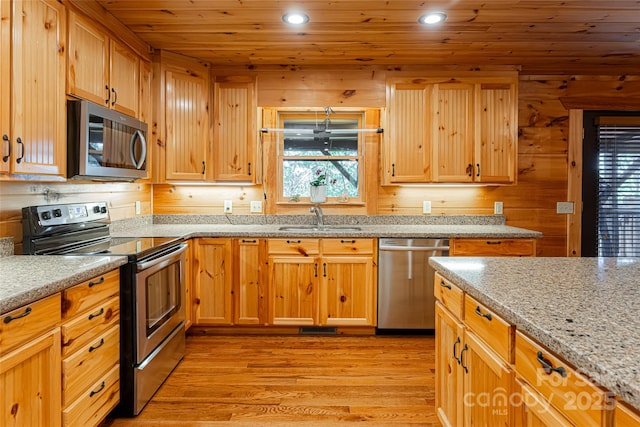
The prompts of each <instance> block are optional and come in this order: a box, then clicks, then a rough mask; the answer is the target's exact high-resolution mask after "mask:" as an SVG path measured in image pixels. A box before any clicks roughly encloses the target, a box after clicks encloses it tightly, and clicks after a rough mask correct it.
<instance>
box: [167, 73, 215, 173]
mask: <svg viewBox="0 0 640 427" xmlns="http://www.w3.org/2000/svg"><path fill="white" fill-rule="evenodd" d="M165 80H166V83H165V84H166V88H165V90H166V93H165V102H166V105H165V126H166V139H167V147H166V168H167V169H166V178H167V179H168V180H180V181H182V180H184V181H206V180H207V177H208V176H209V175H211V173H208V172H207V159H208V153H209V150H208V148H207V127H208V120H207V99H206V97H207V90H208V87H209V86H208V84H207V80H206V78H204V77H199V76H191V75H189V74H186V73H183V72H179V71H167V72H166V79H165ZM209 166H210V165H209Z"/></svg>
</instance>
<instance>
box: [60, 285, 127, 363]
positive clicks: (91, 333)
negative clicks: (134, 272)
mask: <svg viewBox="0 0 640 427" xmlns="http://www.w3.org/2000/svg"><path fill="white" fill-rule="evenodd" d="M119 322H120V298H119V297H118V296H115V297H112V298H109V299H108V300H106V301H104V302H103V303H102V304H98V305H96V306H94V307H92V308H91V310H89V311H87V312H85V313H83V314H81V315H79V316H76V317H74V318H73V319H71V320H68V321H66V322H64V323H63V324H62V356H63V357H67V356H69V355H70V354H71V353H73V352H75V351H78V350H79V349H81V348H82V347H84V346H85V345H87V344H90V343H91V342H92V341H94V340H95V338H96V337H97V336H99V335H100V334H102V333H104V331H106V330H107V329H109V328H110V327H112V326H113V325H117V324H119Z"/></svg>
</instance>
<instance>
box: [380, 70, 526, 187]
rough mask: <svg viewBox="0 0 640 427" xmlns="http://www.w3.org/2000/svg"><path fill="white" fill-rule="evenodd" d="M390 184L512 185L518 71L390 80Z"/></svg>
mask: <svg viewBox="0 0 640 427" xmlns="http://www.w3.org/2000/svg"><path fill="white" fill-rule="evenodd" d="M387 106H388V108H387V114H388V118H387V119H388V123H389V126H388V130H387V136H386V138H385V147H384V150H383V153H384V156H385V159H384V176H383V182H384V183H385V184H396V183H415V182H423V183H427V182H442V183H480V182H482V183H504V184H508V183H513V182H515V181H516V173H517V169H516V160H517V74H516V73H510V74H505V73H500V74H493V75H490V76H475V75H473V76H471V75H470V76H460V77H458V76H456V77H449V76H446V77H445V76H441V77H425V78H404V77H403V78H391V79H389V80H388V81H387Z"/></svg>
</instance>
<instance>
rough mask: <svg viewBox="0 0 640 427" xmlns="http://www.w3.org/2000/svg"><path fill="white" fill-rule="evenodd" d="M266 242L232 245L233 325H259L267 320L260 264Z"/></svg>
mask: <svg viewBox="0 0 640 427" xmlns="http://www.w3.org/2000/svg"><path fill="white" fill-rule="evenodd" d="M265 253H266V242H265V240H262V239H236V240H235V241H234V257H233V267H234V272H235V274H234V275H233V276H234V292H233V294H234V304H233V305H234V323H235V324H238V325H259V324H264V323H266V320H267V307H266V303H267V299H266V298H265V288H266V284H265V279H264V274H263V271H264V260H265Z"/></svg>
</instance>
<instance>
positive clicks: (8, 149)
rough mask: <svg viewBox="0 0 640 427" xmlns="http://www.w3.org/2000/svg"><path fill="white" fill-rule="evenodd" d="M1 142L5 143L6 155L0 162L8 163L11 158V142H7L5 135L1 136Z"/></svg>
mask: <svg viewBox="0 0 640 427" xmlns="http://www.w3.org/2000/svg"><path fill="white" fill-rule="evenodd" d="M2 140H3V141H5V142H6V143H7V155H6V156H3V157H2V161H3V162H5V163H7V162H8V161H9V157H11V141H9V137H8V136H7V135H2Z"/></svg>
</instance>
